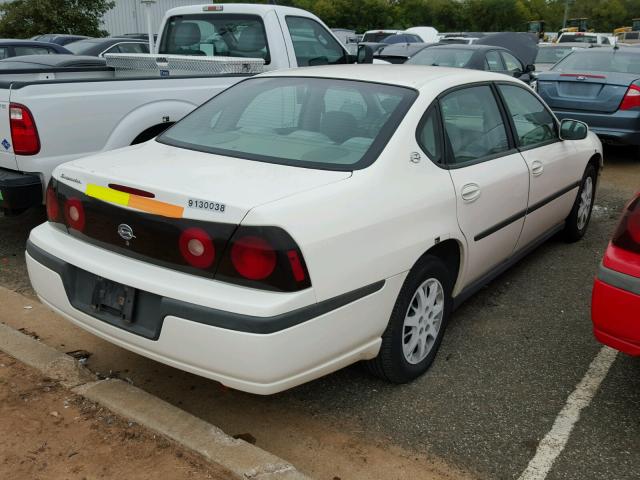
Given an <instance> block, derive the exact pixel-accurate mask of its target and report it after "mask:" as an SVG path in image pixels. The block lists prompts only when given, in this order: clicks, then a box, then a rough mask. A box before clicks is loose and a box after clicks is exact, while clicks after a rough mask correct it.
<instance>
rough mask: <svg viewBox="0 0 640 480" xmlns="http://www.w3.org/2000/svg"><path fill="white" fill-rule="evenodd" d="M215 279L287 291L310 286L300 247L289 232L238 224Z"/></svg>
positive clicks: (274, 228)
mask: <svg viewBox="0 0 640 480" xmlns="http://www.w3.org/2000/svg"><path fill="white" fill-rule="evenodd" d="M215 278H216V279H218V280H222V281H225V282H231V283H237V284H240V285H246V286H249V287H254V288H262V289H269V290H277V291H285V292H293V291H297V290H303V289H305V288H308V287H310V286H311V280H310V279H309V272H308V271H307V267H306V265H305V262H304V258H303V256H302V252H301V251H300V248H299V247H298V245H297V244H296V243H295V241H294V240H293V239H292V238H291V236H290V235H289V234H288V233H286V232H285V231H284V230H282V229H281V228H277V227H249V226H240V227H238V230H237V231H236V232H235V234H234V235H233V237H232V238H231V240H230V241H229V244H228V245H227V248H226V251H225V254H224V256H223V258H222V259H221V261H220V266H219V267H218V270H217V272H216V275H215Z"/></svg>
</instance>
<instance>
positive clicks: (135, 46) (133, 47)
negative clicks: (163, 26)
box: [110, 43, 149, 53]
mask: <svg viewBox="0 0 640 480" xmlns="http://www.w3.org/2000/svg"><path fill="white" fill-rule="evenodd" d="M117 52H118V53H149V46H148V45H146V44H144V43H121V44H119V45H118V50H117ZM110 53H115V52H113V51H111V52H110Z"/></svg>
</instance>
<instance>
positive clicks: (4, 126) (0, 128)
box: [0, 88, 18, 170]
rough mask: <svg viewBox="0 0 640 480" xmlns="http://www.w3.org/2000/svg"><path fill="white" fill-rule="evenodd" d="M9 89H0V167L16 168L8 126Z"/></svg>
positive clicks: (16, 163)
mask: <svg viewBox="0 0 640 480" xmlns="http://www.w3.org/2000/svg"><path fill="white" fill-rule="evenodd" d="M10 93H11V90H10V89H8V88H6V89H0V168H7V169H9V170H17V168H18V162H17V160H16V155H15V154H14V153H13V145H12V143H13V142H12V140H11V127H10V126H9V96H10Z"/></svg>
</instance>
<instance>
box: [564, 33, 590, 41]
mask: <svg viewBox="0 0 640 480" xmlns="http://www.w3.org/2000/svg"><path fill="white" fill-rule="evenodd" d="M567 42H578V43H598V37H596V36H595V35H585V34H581V33H563V34H562V36H561V37H560V40H558V43H567Z"/></svg>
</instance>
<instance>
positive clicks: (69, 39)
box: [31, 33, 89, 45]
mask: <svg viewBox="0 0 640 480" xmlns="http://www.w3.org/2000/svg"><path fill="white" fill-rule="evenodd" d="M85 38H89V37H87V36H85V35H69V34H66V33H45V34H44V35H36V36H35V37H31V40H37V41H39V42H49V43H55V44H56V45H68V44H69V43H73V42H77V41H78V40H84V39H85Z"/></svg>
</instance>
